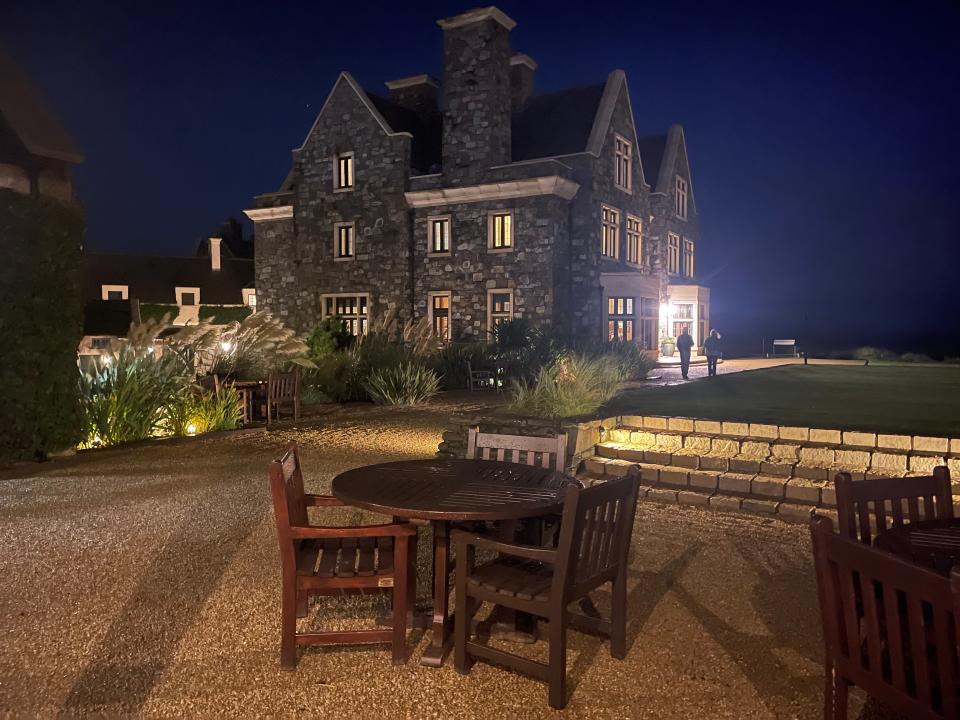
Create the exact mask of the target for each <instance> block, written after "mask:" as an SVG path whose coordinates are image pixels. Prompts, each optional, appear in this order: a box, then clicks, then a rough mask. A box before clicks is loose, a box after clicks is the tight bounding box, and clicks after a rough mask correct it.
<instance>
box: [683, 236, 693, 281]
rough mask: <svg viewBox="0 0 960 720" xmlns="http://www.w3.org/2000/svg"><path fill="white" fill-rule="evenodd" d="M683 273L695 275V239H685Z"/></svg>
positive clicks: (689, 275)
mask: <svg viewBox="0 0 960 720" xmlns="http://www.w3.org/2000/svg"><path fill="white" fill-rule="evenodd" d="M683 274H684V275H686V276H687V277H691V278H692V277H693V240H687V239H686V238H684V239H683Z"/></svg>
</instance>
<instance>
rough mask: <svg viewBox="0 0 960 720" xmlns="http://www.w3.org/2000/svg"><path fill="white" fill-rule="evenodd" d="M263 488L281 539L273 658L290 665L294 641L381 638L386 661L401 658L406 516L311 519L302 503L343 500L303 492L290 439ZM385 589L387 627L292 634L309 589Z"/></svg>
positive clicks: (412, 584)
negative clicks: (347, 521)
mask: <svg viewBox="0 0 960 720" xmlns="http://www.w3.org/2000/svg"><path fill="white" fill-rule="evenodd" d="M270 487H271V491H272V494H273V510H274V515H275V516H276V521H277V539H278V540H279V542H280V561H281V565H282V570H283V595H282V604H281V605H282V610H281V632H280V665H281V666H282V667H283V668H285V669H291V670H292V669H293V668H294V667H296V664H297V646H298V645H355V644H370V643H387V644H389V645H390V646H391V647H392V649H393V662H394V663H395V664H402V663H404V662H405V661H406V659H407V645H406V628H407V608H408V607H409V608H412V607H413V601H414V592H415V589H416V577H417V576H416V572H417V555H416V554H417V529H416V528H415V527H414V526H413V525H410V524H408V523H390V524H384V525H363V526H357V527H318V526H315V525H311V524H310V521H309V518H308V516H307V508H308V507H336V506H339V505H343V503H342V502H340V501H339V500H337V499H336V498H335V497H332V496H329V495H309V494H307V493H305V492H304V491H303V474H302V473H301V470H300V457H299V454H298V453H297V446H296V444H292V445H291V446H290V448H289V450H287V453H286V455H284V456H283V458H281V459H280V460H275V461H274V462H272V463H270ZM376 592H384V593H390V594H391V596H392V604H393V611H392V616H393V625H392V628H387V629H383V630H341V631H327V632H314V633H298V632H297V618H298V617H305V616H306V614H307V601H308V599H309V596H310V595H341V594H351V593H367V594H369V593H376Z"/></svg>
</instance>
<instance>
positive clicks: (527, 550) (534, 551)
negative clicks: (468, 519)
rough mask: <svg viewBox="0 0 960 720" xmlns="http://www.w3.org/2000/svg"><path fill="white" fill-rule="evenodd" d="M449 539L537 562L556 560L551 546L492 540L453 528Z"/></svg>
mask: <svg viewBox="0 0 960 720" xmlns="http://www.w3.org/2000/svg"><path fill="white" fill-rule="evenodd" d="M450 537H451V539H452V540H453V541H454V543H456V545H457V547H464V548H465V547H466V546H467V545H473V546H474V547H479V548H484V549H485V550H496V551H497V552H500V553H503V554H504V555H514V556H516V557H522V558H527V559H528V560H538V561H539V562H545V563H555V562H556V561H557V551H556V550H554V549H553V548H544V547H537V546H536V545H520V544H517V543H506V542H501V541H500V540H494V539H493V538H489V537H487V536H485V535H477V534H475V533H468V532H466V531H464V530H454V531H453V532H452V533H450Z"/></svg>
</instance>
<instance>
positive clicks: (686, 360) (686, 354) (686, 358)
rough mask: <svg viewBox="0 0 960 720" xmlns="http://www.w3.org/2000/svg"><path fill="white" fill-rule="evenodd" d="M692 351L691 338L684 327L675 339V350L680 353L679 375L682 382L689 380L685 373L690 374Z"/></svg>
mask: <svg viewBox="0 0 960 720" xmlns="http://www.w3.org/2000/svg"><path fill="white" fill-rule="evenodd" d="M692 349H693V338H692V337H691V336H690V331H689V330H688V329H687V327H686V326H684V328H683V330H682V331H681V332H680V337H678V338H677V350H679V351H680V374H681V375H683V379H684V380H689V379H690V378H689V377H687V373H689V372H690V351H691V350H692Z"/></svg>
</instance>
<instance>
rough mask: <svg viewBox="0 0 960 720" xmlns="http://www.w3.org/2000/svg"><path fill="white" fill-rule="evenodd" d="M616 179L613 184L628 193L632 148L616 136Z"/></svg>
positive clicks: (624, 140)
mask: <svg viewBox="0 0 960 720" xmlns="http://www.w3.org/2000/svg"><path fill="white" fill-rule="evenodd" d="M615 145H616V179H615V184H616V186H617V187H618V188H620V189H621V190H626V191H627V192H630V188H631V179H630V178H631V176H630V168H631V163H632V158H633V146H632V145H631V144H630V143H629V142H627V141H626V139H624V138H622V137H620V136H619V135H617V136H616V140H615Z"/></svg>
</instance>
